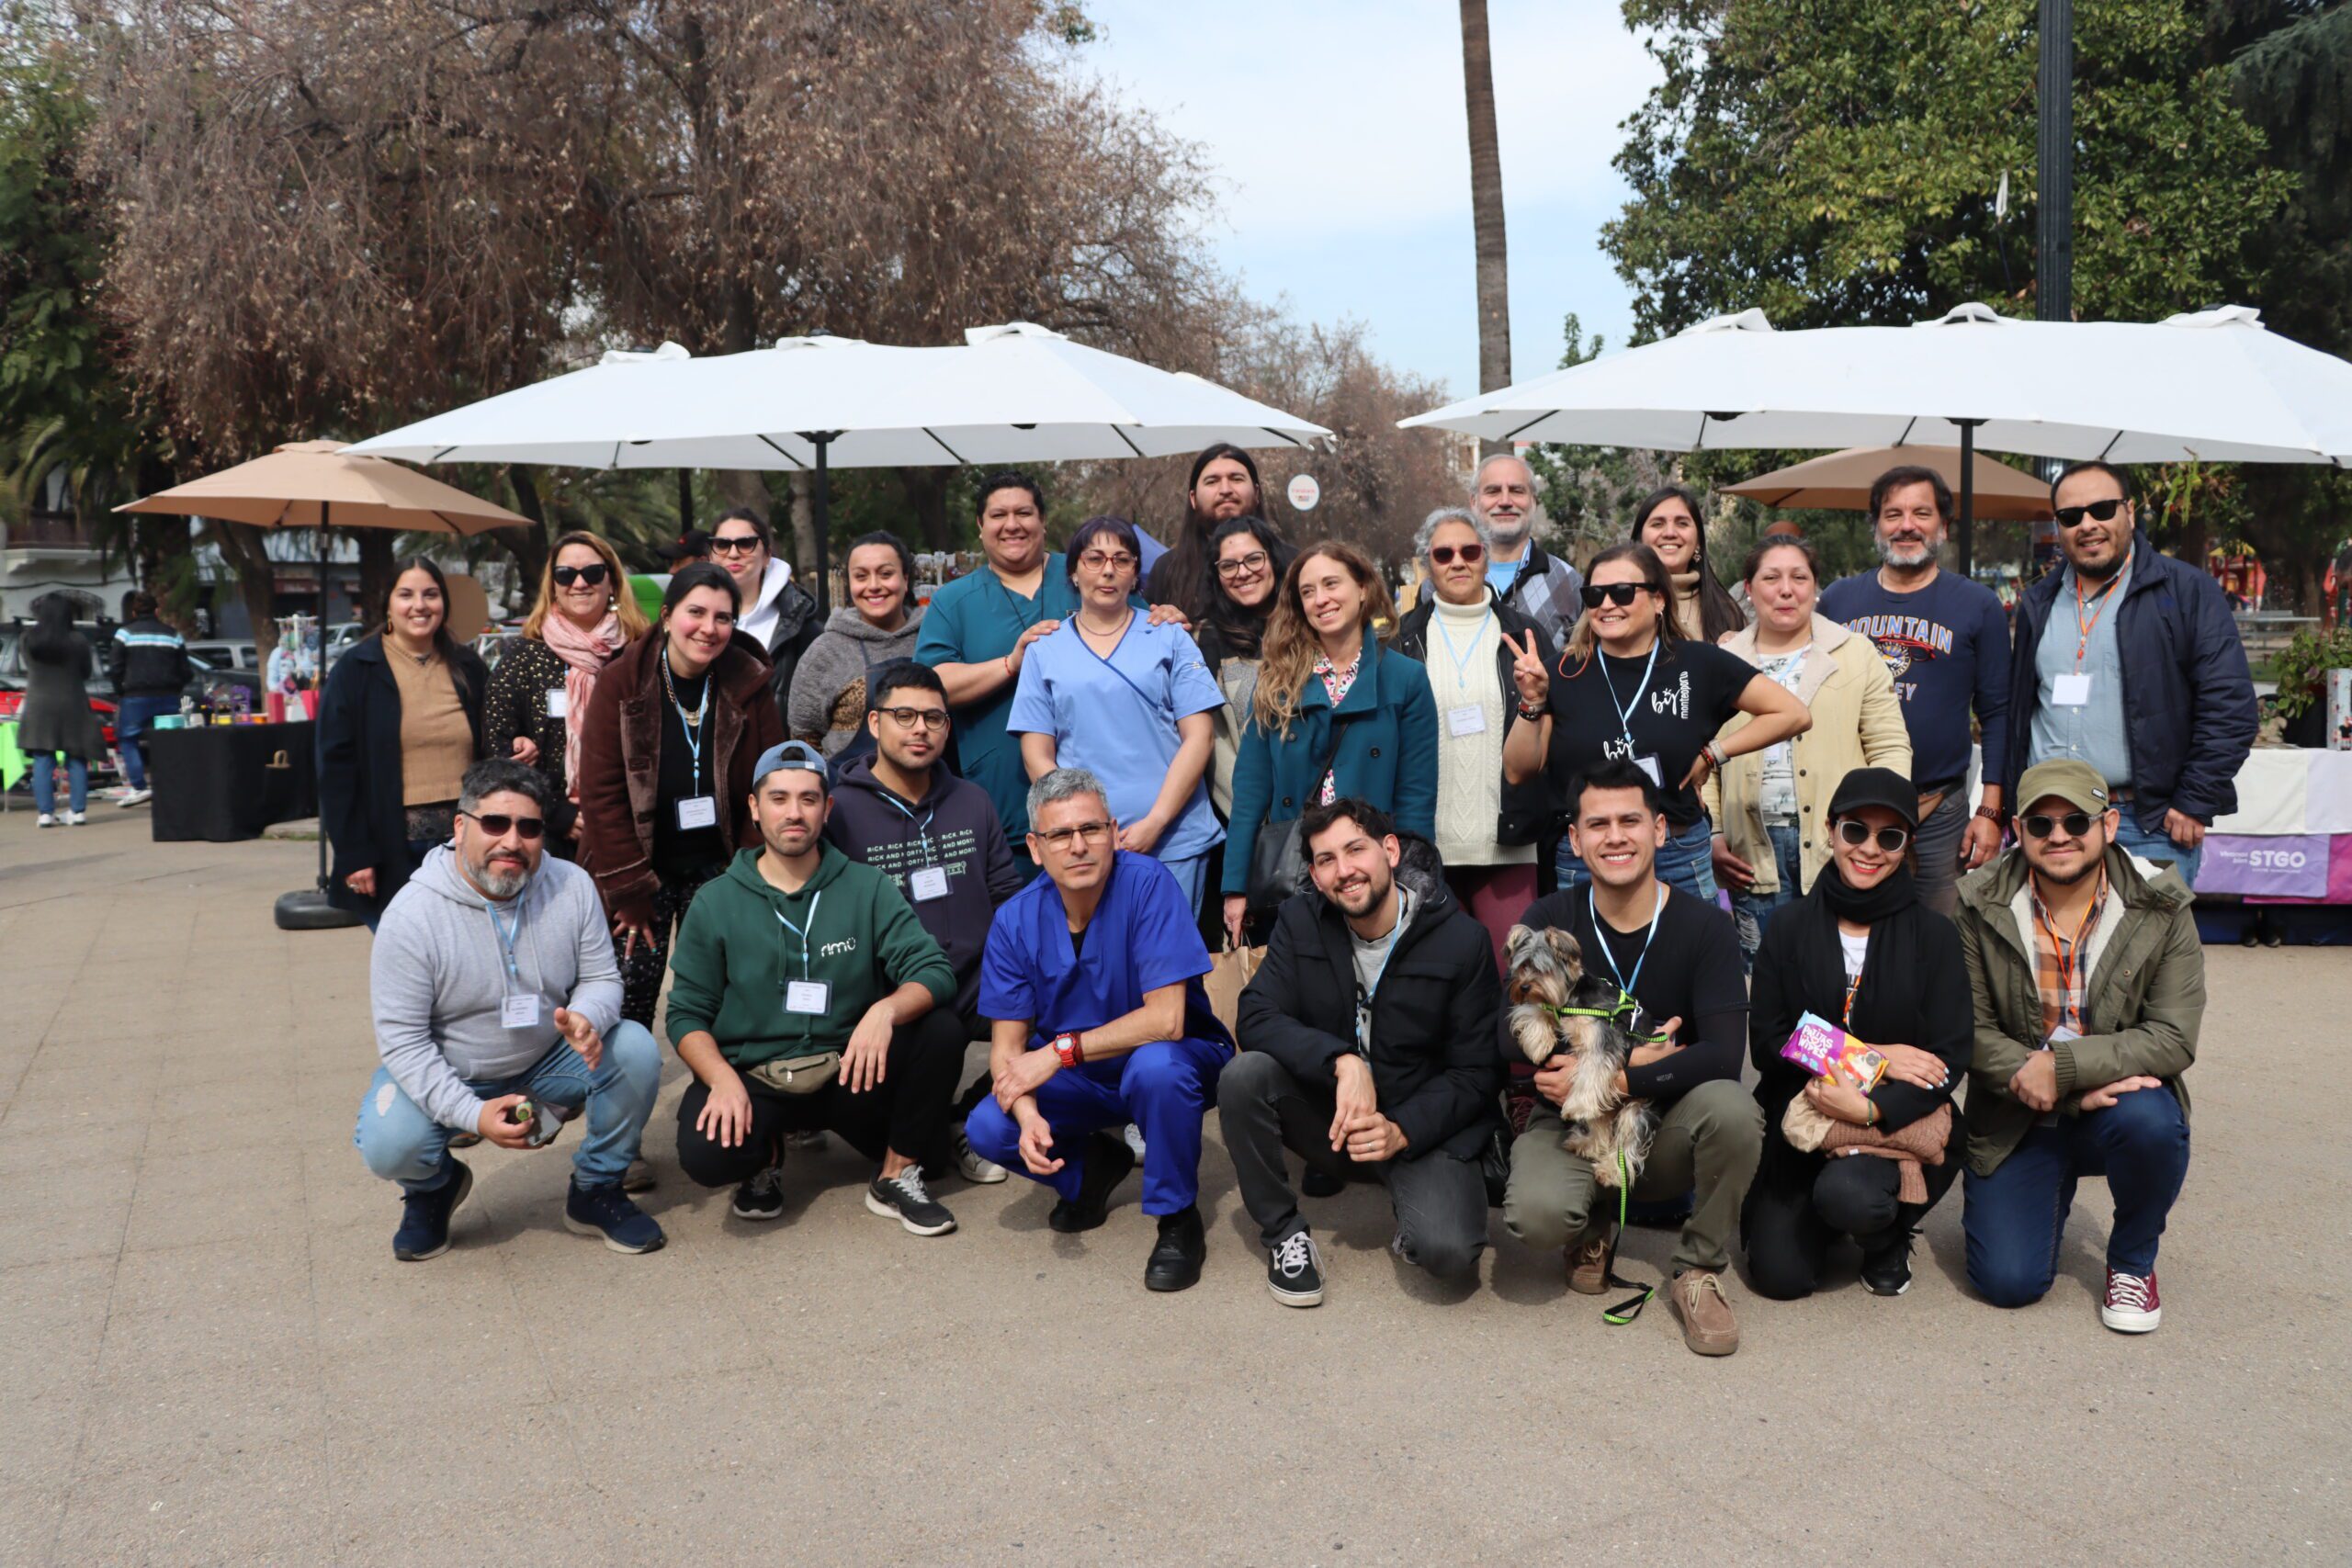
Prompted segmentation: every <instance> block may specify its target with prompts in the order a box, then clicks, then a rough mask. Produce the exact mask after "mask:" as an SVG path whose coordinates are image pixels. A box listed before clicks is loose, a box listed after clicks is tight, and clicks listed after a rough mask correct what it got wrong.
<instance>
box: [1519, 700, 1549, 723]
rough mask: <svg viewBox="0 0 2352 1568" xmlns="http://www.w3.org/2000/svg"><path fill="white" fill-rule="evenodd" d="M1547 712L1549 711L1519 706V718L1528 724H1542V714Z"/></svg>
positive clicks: (1522, 704) (1524, 705)
mask: <svg viewBox="0 0 2352 1568" xmlns="http://www.w3.org/2000/svg"><path fill="white" fill-rule="evenodd" d="M1549 711H1551V710H1549V709H1548V708H1531V707H1529V706H1528V705H1526V704H1525V703H1521V704H1520V705H1519V716H1520V717H1521V718H1523V719H1525V720H1526V721H1527V722H1528V723H1530V724H1541V723H1543V722H1544V714H1546V713H1548V712H1549Z"/></svg>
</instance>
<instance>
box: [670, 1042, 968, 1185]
mask: <svg viewBox="0 0 2352 1568" xmlns="http://www.w3.org/2000/svg"><path fill="white" fill-rule="evenodd" d="M964 1044H965V1041H964V1026H963V1024H962V1022H961V1021H959V1020H958V1019H957V1018H956V1013H955V1011H954V1010H953V1009H948V1008H933V1010H931V1011H929V1012H927V1013H925V1014H923V1015H922V1017H921V1018H919V1019H917V1020H915V1021H913V1022H912V1023H909V1024H902V1025H900V1026H899V1028H898V1029H897V1030H895V1031H894V1032H892V1033H891V1035H890V1056H889V1063H888V1066H887V1068H886V1069H885V1070H884V1073H883V1077H882V1081H881V1082H880V1083H878V1084H876V1085H875V1086H874V1087H873V1088H872V1089H867V1090H865V1092H864V1093H862V1094H852V1093H851V1092H850V1091H849V1089H848V1088H847V1087H846V1086H845V1085H843V1084H842V1081H841V1079H840V1078H838V1077H837V1078H835V1079H834V1080H833V1081H832V1082H831V1083H829V1084H827V1085H826V1086H825V1087H824V1088H822V1089H819V1090H817V1091H816V1092H815V1093H813V1094H786V1093H784V1092H783V1091H782V1090H780V1089H770V1088H769V1087H768V1086H767V1085H765V1084H763V1083H762V1082H760V1081H759V1080H758V1079H757V1078H754V1077H752V1076H751V1075H750V1074H748V1073H747V1074H745V1075H744V1077H743V1087H744V1088H745V1089H748V1090H749V1091H750V1092H751V1096H752V1130H751V1133H750V1134H749V1135H747V1136H746V1137H745V1138H744V1140H743V1141H742V1142H741V1143H740V1144H738V1145H735V1146H734V1147H733V1148H731V1149H730V1148H727V1147H725V1146H723V1145H720V1144H719V1143H718V1142H717V1141H716V1140H714V1139H711V1138H709V1137H707V1136H705V1135H704V1134H702V1133H700V1132H699V1131H697V1130H696V1129H695V1120H696V1119H697V1118H699V1117H700V1116H701V1115H702V1111H703V1107H704V1106H705V1105H706V1104H707V1103H709V1100H710V1088H709V1086H708V1085H707V1084H705V1083H703V1082H702V1081H701V1080H700V1079H696V1080H695V1082H694V1083H692V1084H690V1085H688V1086H687V1088H686V1092H685V1094H684V1096H683V1097H682V1098H681V1099H680V1100H679V1101H678V1163H679V1164H680V1165H681V1166H683V1167H684V1168H685V1172H686V1175H687V1177H688V1178H690V1179H693V1180H694V1181H695V1182H697V1183H699V1184H700V1185H702V1186H704V1187H732V1186H734V1185H735V1184H736V1183H737V1182H740V1181H747V1180H749V1179H751V1178H752V1175H753V1174H754V1173H756V1172H758V1171H761V1170H763V1169H765V1168H767V1167H769V1166H770V1165H773V1164H775V1152H776V1145H777V1142H778V1140H780V1139H781V1138H782V1137H783V1135H784V1134H786V1133H811V1132H820V1131H821V1132H828V1133H839V1134H841V1135H842V1137H843V1138H845V1139H847V1140H848V1142H849V1144H850V1146H851V1147H853V1148H854V1149H856V1150H857V1152H858V1153H860V1154H862V1155H864V1156H865V1157H866V1158H868V1159H874V1160H878V1159H880V1158H881V1157H882V1153H883V1151H884V1150H885V1149H886V1148H888V1149H893V1150H896V1151H897V1152H898V1153H899V1154H902V1155H905V1156H908V1157H909V1158H910V1159H921V1158H922V1157H924V1156H926V1155H928V1154H930V1153H931V1152H932V1150H933V1146H934V1145H937V1144H938V1143H939V1142H940V1140H941V1139H942V1138H944V1136H945V1135H946V1132H947V1102H948V1101H949V1100H951V1099H953V1098H954V1096H955V1093H956V1075H957V1074H959V1073H960V1072H962V1071H963V1067H964Z"/></svg>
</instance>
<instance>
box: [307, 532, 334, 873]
mask: <svg viewBox="0 0 2352 1568" xmlns="http://www.w3.org/2000/svg"><path fill="white" fill-rule="evenodd" d="M332 505H333V503H332V502H324V501H322V502H319V559H318V568H319V624H318V626H316V627H314V628H313V629H312V634H311V635H312V636H314V637H317V638H318V646H317V650H316V652H315V653H314V654H313V655H312V657H311V693H312V696H311V701H313V702H315V703H317V704H319V705H320V706H321V707H322V708H323V707H324V706H325V705H326V681H327V557H328V556H329V555H330V554H332V553H333V552H332V551H331V549H330V548H329V539H330V536H329V535H328V533H327V514H328V512H329V511H330V510H331V508H332ZM322 728H323V727H322V725H321V724H320V723H319V721H318V718H317V716H315V715H313V716H312V717H311V795H312V797H313V799H314V800H315V798H316V796H317V795H318V793H319V784H318V781H319V775H320V773H322V771H323V769H322V763H324V762H325V761H326V747H325V743H324V742H323V741H322V740H321V739H320V738H319V736H320V731H321V729H322ZM328 886H329V884H328V882H327V818H326V813H325V811H324V810H322V811H321V812H320V813H319V896H320V897H325V896H326V892H327V888H328Z"/></svg>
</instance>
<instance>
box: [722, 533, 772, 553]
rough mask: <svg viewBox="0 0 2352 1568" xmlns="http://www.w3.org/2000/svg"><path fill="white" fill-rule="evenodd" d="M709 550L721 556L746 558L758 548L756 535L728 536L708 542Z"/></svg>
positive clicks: (758, 538) (758, 541)
mask: <svg viewBox="0 0 2352 1568" xmlns="http://www.w3.org/2000/svg"><path fill="white" fill-rule="evenodd" d="M710 547H711V549H712V550H713V551H714V552H715V553H717V554H718V555H722V556H748V555H750V554H751V553H752V551H753V550H756V549H758V548H759V547H760V536H758V535H757V534H728V535H725V536H722V537H719V538H716V539H713V540H711V542H710Z"/></svg>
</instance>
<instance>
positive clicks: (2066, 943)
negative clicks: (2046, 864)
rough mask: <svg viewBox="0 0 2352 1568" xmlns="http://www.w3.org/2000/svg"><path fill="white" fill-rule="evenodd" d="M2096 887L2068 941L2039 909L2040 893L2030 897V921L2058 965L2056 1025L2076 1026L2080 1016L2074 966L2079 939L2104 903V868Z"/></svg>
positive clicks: (2053, 921)
mask: <svg viewBox="0 0 2352 1568" xmlns="http://www.w3.org/2000/svg"><path fill="white" fill-rule="evenodd" d="M2098 884H2099V885H2098V891H2097V892H2095V893H2093V894H2092V895H2091V905H2090V908H2087V909H2085V910H2084V911H2083V918H2082V919H2080V920H2078V921H2076V922H2075V934H2074V935H2073V936H2071V937H2064V936H2060V935H2059V934H2058V923H2057V922H2056V921H2055V920H2052V919H2051V918H2050V911H2049V909H2048V908H2045V907H2044V906H2043V904H2042V902H2041V893H2040V891H2038V890H2037V891H2036V892H2035V894H2034V896H2033V918H2034V919H2035V921H2036V922H2037V923H2039V924H2040V925H2041V929H2042V930H2043V931H2047V932H2049V933H2050V945H2051V948H2052V958H2053V959H2054V960H2055V961H2056V963H2057V964H2058V987H2059V989H2060V990H2061V991H2062V992H2064V995H2063V996H2061V997H2060V998H2059V1000H2058V1021H2059V1022H2061V1023H2064V1022H2065V1021H2066V1020H2067V1018H2068V1017H2069V1016H2070V1015H2071V1016H2072V1017H2073V1018H2074V1019H2075V1021H2076V1024H2077V1025H2078V1026H2079V1024H2080V1021H2081V1019H2082V1016H2083V1010H2082V1008H2081V1006H2080V1005H2079V1004H2078V1003H2076V1002H2075V961H2076V960H2077V959H2079V958H2080V957H2082V946H2083V938H2085V937H2086V936H2088V935H2089V934H2090V930H2091V922H2093V921H2094V920H2096V919H2098V917H2099V912H2100V910H2101V909H2102V908H2104V907H2105V905H2106V903H2107V868H2106V867H2105V866H2101V867H2100V868H2099V874H2098ZM2085 999H2086V1000H2087V999H2088V998H2085Z"/></svg>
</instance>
